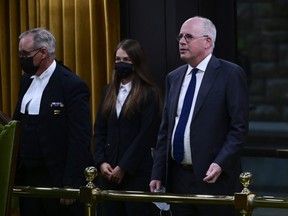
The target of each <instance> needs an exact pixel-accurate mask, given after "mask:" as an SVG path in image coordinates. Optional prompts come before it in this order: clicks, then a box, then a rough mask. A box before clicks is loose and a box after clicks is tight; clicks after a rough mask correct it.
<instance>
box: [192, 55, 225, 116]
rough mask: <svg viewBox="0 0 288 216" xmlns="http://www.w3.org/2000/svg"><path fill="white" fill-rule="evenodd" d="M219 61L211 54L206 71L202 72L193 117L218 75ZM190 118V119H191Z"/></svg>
mask: <svg viewBox="0 0 288 216" xmlns="http://www.w3.org/2000/svg"><path fill="white" fill-rule="evenodd" d="M219 66H220V65H219V62H218V60H217V59H216V58H215V57H214V56H212V57H211V59H210V61H209V63H208V65H207V68H206V71H205V73H204V77H203V80H202V83H201V86H200V89H199V92H198V96H197V100H196V104H195V108H194V113H193V119H194V118H195V117H196V115H197V113H198V112H199V110H200V109H201V106H202V105H203V103H204V100H205V98H206V96H207V94H208V93H209V91H210V89H211V87H212V85H213V82H214V80H215V79H216V77H217V76H218V73H217V68H218V67H219ZM193 119H192V121H193Z"/></svg>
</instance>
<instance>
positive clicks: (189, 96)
mask: <svg viewBox="0 0 288 216" xmlns="http://www.w3.org/2000/svg"><path fill="white" fill-rule="evenodd" d="M197 72H198V69H197V68H193V69H192V72H191V73H192V77H191V80H190V83H189V86H188V88H187V91H186V94H185V98H184V102H183V106H182V110H181V114H180V118H179V121H178V124H177V127H176V130H175V134H174V140H173V157H174V160H175V161H176V162H177V163H179V164H180V163H181V162H182V160H183V156H184V132H185V128H186V124H187V121H188V118H189V114H190V110H191V105H192V101H193V96H194V91H195V86H196V73H197Z"/></svg>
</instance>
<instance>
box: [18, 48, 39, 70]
mask: <svg viewBox="0 0 288 216" xmlns="http://www.w3.org/2000/svg"><path fill="white" fill-rule="evenodd" d="M39 51H40V50H39ZM39 51H38V52H39ZM38 52H37V53H38ZM37 53H35V55H37ZM35 55H33V56H31V57H20V67H21V69H22V70H23V71H24V72H25V73H26V74H31V75H34V74H35V73H36V72H37V71H38V69H39V65H40V64H41V62H42V61H41V62H40V64H39V65H38V66H35V65H34V63H33V58H34V56H35Z"/></svg>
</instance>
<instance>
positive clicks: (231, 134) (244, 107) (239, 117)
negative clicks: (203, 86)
mask: <svg viewBox="0 0 288 216" xmlns="http://www.w3.org/2000/svg"><path fill="white" fill-rule="evenodd" d="M226 94H227V97H226V98H227V110H228V115H229V118H230V126H229V131H228V133H227V136H226V140H225V142H224V145H223V146H222V148H221V150H220V152H219V154H218V155H217V157H216V159H215V162H216V163H217V164H219V165H220V166H221V167H222V169H223V170H224V171H226V172H228V173H229V172H230V171H231V170H233V168H232V167H230V166H231V165H232V164H234V163H233V161H234V160H235V159H236V158H239V157H240V154H241V150H242V148H243V143H244V142H245V139H246V135H247V133H248V115H249V103H248V92H247V79H246V75H245V72H244V71H243V70H242V69H241V68H240V67H238V66H236V68H235V69H234V71H232V72H231V73H230V78H229V82H228V84H227V89H226Z"/></svg>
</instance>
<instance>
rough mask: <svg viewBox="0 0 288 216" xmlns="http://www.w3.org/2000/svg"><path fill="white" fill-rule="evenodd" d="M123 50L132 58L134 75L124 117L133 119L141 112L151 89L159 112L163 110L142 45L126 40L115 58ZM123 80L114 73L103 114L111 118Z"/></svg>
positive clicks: (119, 46)
mask: <svg viewBox="0 0 288 216" xmlns="http://www.w3.org/2000/svg"><path fill="white" fill-rule="evenodd" d="M120 48H121V49H123V50H124V51H125V52H126V53H127V55H128V57H129V58H130V60H131V62H132V64H133V68H134V75H133V77H132V80H131V81H132V88H131V91H130V93H129V96H128V97H127V99H126V100H127V101H126V103H125V106H124V107H123V108H122V109H123V111H122V113H123V115H126V116H128V117H131V116H132V115H133V114H134V113H135V112H136V111H137V110H139V108H140V106H141V103H143V102H145V101H146V98H147V95H148V93H149V92H150V91H151V89H152V90H153V91H154V92H155V94H156V96H157V98H158V101H159V112H161V110H162V100H161V97H160V93H159V89H158V87H157V86H156V85H155V84H154V82H153V81H152V79H151V77H150V76H149V72H148V67H147V64H146V60H145V55H144V51H143V49H142V47H141V45H140V43H139V42H138V41H136V40H133V39H125V40H123V41H121V42H120V43H119V44H118V45H117V47H116V50H115V52H114V57H115V56H116V52H117V50H118V49H120ZM120 83H121V79H120V78H119V77H118V76H117V75H116V73H115V71H113V75H112V82H111V85H110V87H109V88H108V92H107V94H106V97H105V100H104V104H103V108H102V112H103V114H104V115H105V116H109V115H110V114H111V113H113V112H115V109H116V100H117V94H118V90H119V87H120Z"/></svg>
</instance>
